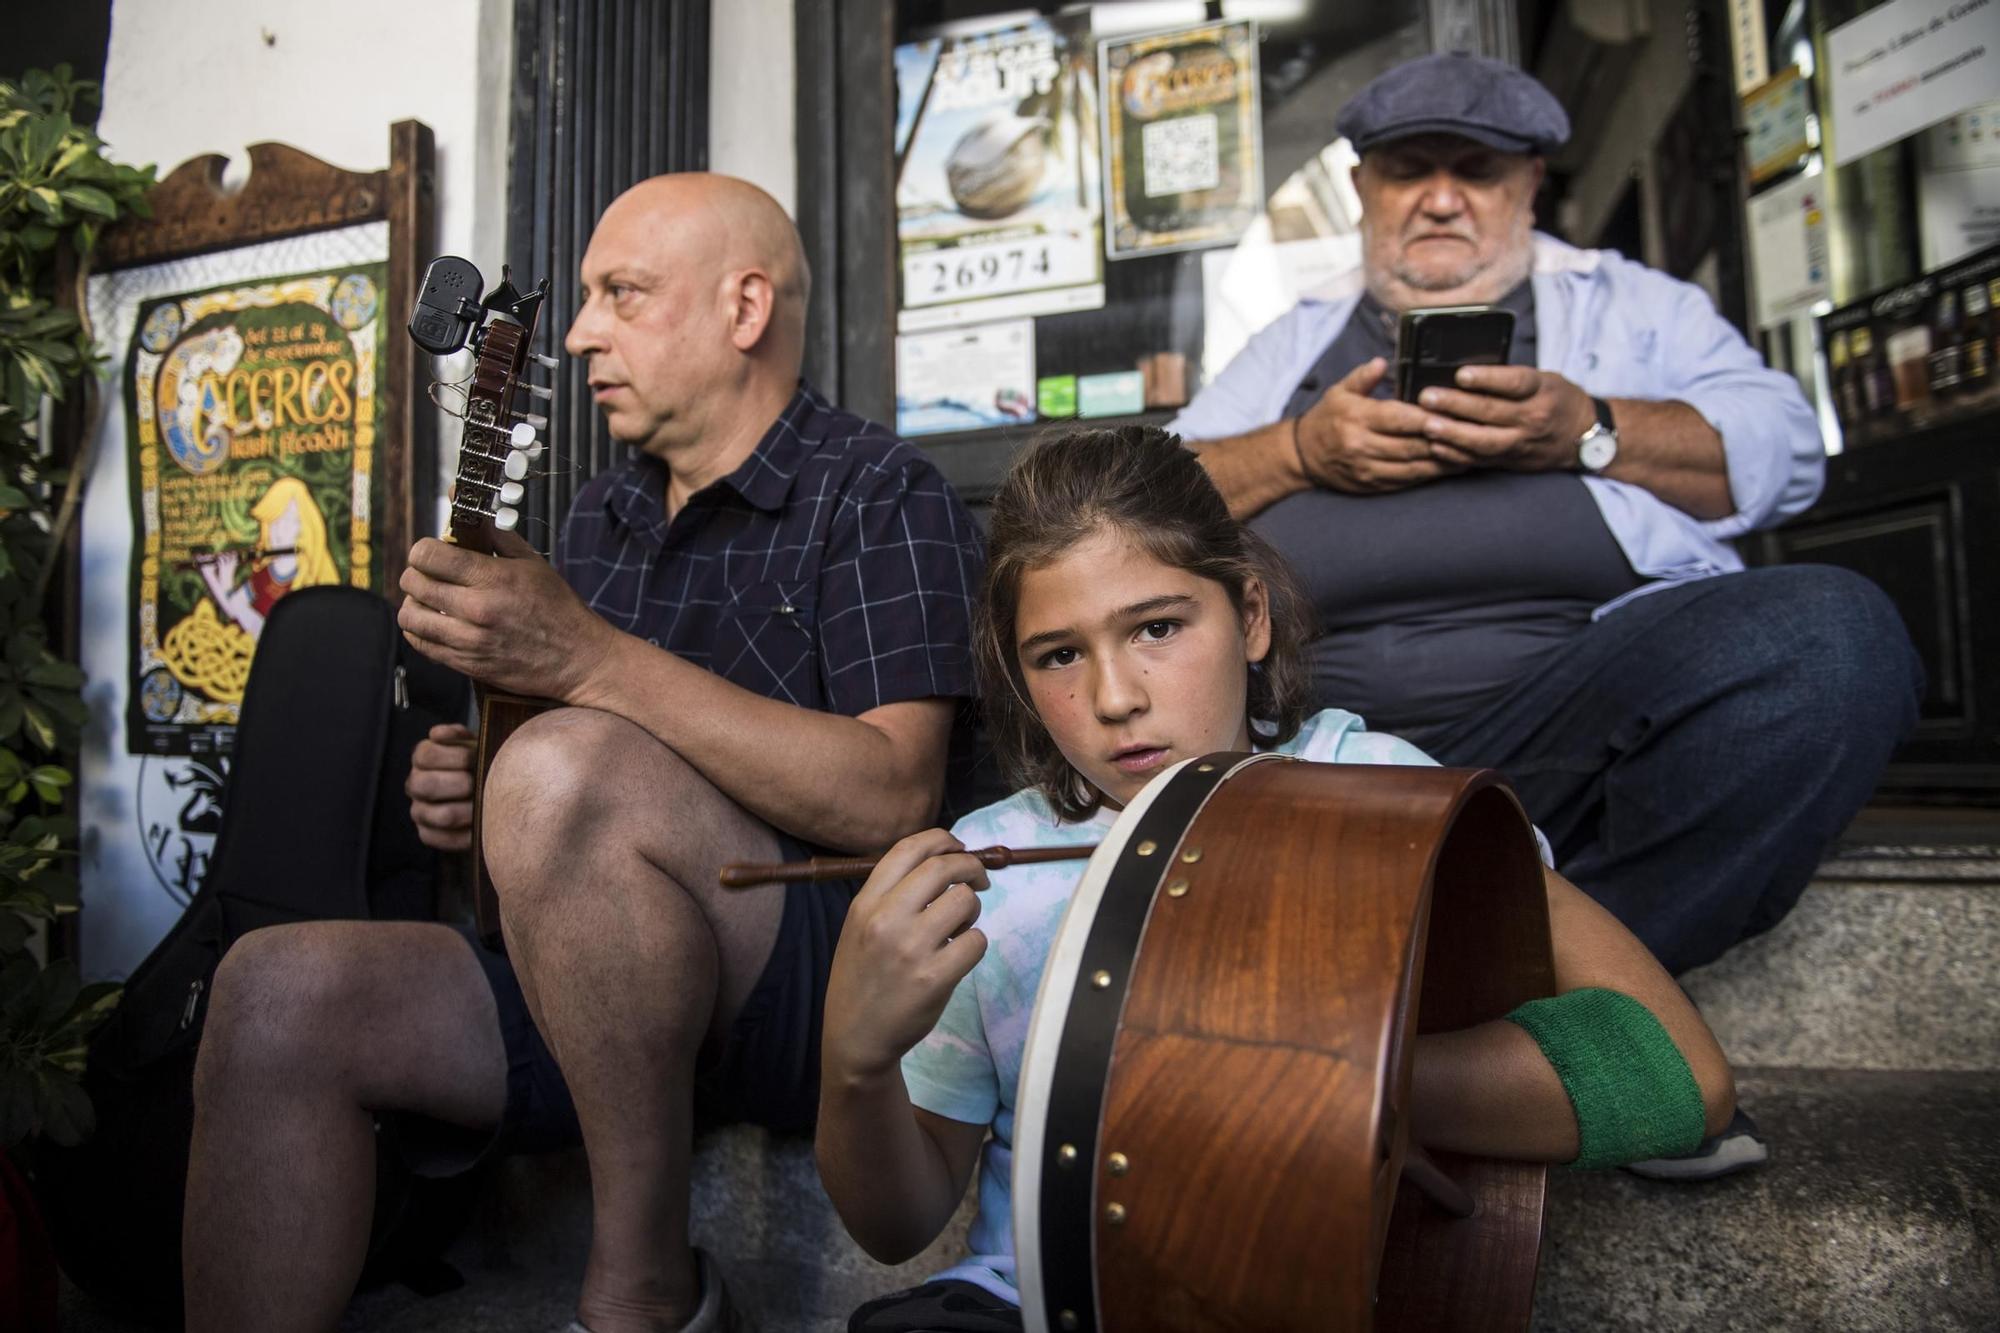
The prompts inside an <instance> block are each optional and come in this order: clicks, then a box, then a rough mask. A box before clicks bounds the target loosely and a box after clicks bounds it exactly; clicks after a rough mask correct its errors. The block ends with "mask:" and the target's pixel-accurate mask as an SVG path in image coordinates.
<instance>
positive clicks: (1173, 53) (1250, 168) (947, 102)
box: [884, 0, 1430, 498]
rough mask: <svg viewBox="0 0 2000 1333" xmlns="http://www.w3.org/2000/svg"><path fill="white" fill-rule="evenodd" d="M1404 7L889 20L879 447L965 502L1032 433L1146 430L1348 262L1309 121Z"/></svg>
mask: <svg viewBox="0 0 2000 1333" xmlns="http://www.w3.org/2000/svg"><path fill="white" fill-rule="evenodd" d="M1427 9H1428V6H1426V5H1424V4H1420V3H1415V2H1414V0H1403V2H1401V3H1385V4H1378V5H1351V4H1350V5H1334V4H1324V3H1320V4H1314V3H1307V2H1306V0H1291V2H1286V0H1261V2H1252V3H1232V2H1229V0H1225V2H1224V3H1220V4H1205V3H1130V4H1098V5H1065V6H1060V7H1057V6H1045V7H1044V8H1043V9H1041V10H1025V11H1024V10H1021V9H1018V8H1017V9H1004V8H1003V7H1001V6H998V5H974V4H956V3H938V2H937V0H931V2H928V3H925V2H922V0H904V2H903V3H899V4H898V5H897V6H896V11H895V24H894V32H893V36H892V38H891V41H892V51H893V54H892V59H891V63H892V65H893V73H894V80H895V93H894V121H895V131H894V137H893V144H892V165H891V172H890V179H889V180H888V181H887V182H885V183H884V185H885V188H886V189H887V190H888V191H889V192H890V193H891V194H892V195H893V198H894V201H895V211H894V214H893V216H892V217H891V218H890V222H891V224H892V225H893V226H894V227H895V231H896V236H895V259H894V263H893V265H892V266H891V272H890V273H889V274H888V278H889V281H890V283H891V284H892V285H893V287H894V298H893V304H892V309H893V312H894V320H895V354H894V388H895V413H896V424H897V426H898V429H899V430H900V431H901V432H902V433H904V434H905V435H908V436H911V437H912V438H915V439H917V440H918V441H919V442H920V443H923V444H925V445H926V446H927V447H930V448H931V449H932V450H933V451H934V452H936V453H938V454H939V455H940V456H941V457H944V458H947V459H948V460H951V459H956V460H958V461H959V463H960V464H961V465H960V466H957V467H953V466H950V465H949V464H948V466H947V470H948V471H949V472H951V473H952V474H953V479H954V481H956V482H957V483H958V484H959V485H960V486H961V488H962V489H965V490H967V491H968V492H970V493H971V494H972V495H973V496H974V497H975V498H977V497H978V495H979V494H980V493H982V492H983V491H984V490H985V489H986V488H987V487H988V486H989V485H990V484H991V482H992V480H993V479H995V478H997V475H998V470H999V468H1000V467H1001V466H1004V461H1005V457H1006V455H1007V454H1008V453H1009V452H1011V448H1012V446H1013V445H1015V444H1018V443H1019V442H1020V441H1021V440H1022V439H1025V438H1027V437H1028V436H1029V435H1031V434H1033V433H1035V432H1037V431H1040V430H1042V429H1045V428H1047V427H1048V426H1049V425H1051V424H1053V423H1060V422H1065V421H1070V420H1083V421H1089V422H1095V423H1099V424H1117V423H1121V422H1130V421H1135V420H1137V421H1165V420H1167V419H1168V418H1170V417H1171V416H1172V415H1173V413H1174V411H1175V410H1176V409H1177V408H1179V407H1180V406H1181V405H1182V404H1184V403H1185V402H1187V401H1188V399H1189V398H1190V397H1191V396H1192V395H1193V394H1194V393H1195V392H1197V391H1198V390H1199V389H1200V388H1201V386H1202V385H1203V384H1204V383H1206V382H1207V381H1208V380H1209V379H1211V378H1213V377H1214V375H1215V374H1216V373H1217V372H1218V371H1220V370H1221V368H1222V367H1223V366H1224V365H1226V364H1227V363H1228V361H1229V360H1230V358H1231V357H1233V356H1234V355H1235V354H1236V353H1237V352H1238V351H1239V350H1240V349H1241V348H1242V346H1243V344H1244V343H1245V342H1246V341H1247V340H1248V339H1249V338H1250V337H1251V335H1253V334H1254V333H1255V332H1257V331H1258V330H1259V329H1261V328H1262V327H1263V326H1264V325H1266V324H1268V323H1269V322H1270V321H1271V320H1273V319H1275V318H1276V317H1277V316H1278V315H1280V314H1282V313H1283V312H1284V311H1285V310H1287V309H1288V308H1290V306H1291V305H1292V304H1293V303H1294V302H1295V301H1296V300H1297V298H1298V297H1299V295H1300V294H1302V293H1305V292H1308V291H1310V290H1312V289H1313V288H1314V287H1316V286H1318V285H1319V284H1321V283H1323V282H1324V281H1326V280H1327V279H1328V278H1329V277H1331V276H1333V275H1335V274H1337V273H1339V272H1340V271H1341V270H1343V269H1345V268H1350V267H1352V266H1353V265H1354V264H1355V263H1356V262H1358V257H1359V238H1358V235H1357V232H1356V224H1357V219H1358V215H1359V207H1358V201H1357V200H1356V198H1355V195H1354V191H1353V187H1352V184H1351V183H1350V180H1349V171H1350V169H1351V168H1352V166H1353V165H1354V161H1355V158H1354V154H1353V152H1352V150H1351V148H1350V147H1349V146H1348V145H1347V143H1346V142H1345V141H1344V140H1341V139H1340V138H1339V137H1338V136H1337V135H1336V134H1335V133H1334V128H1333V123H1334V118H1335V115H1336V113H1337V112H1338V111H1339V109H1340V107H1341V106H1342V105H1343V104H1344V103H1345V102H1346V101H1347V99H1348V98H1349V97H1351V96H1352V95H1353V94H1354V93H1355V92H1357V91H1359V90H1360V88H1361V87H1362V86H1363V85H1364V84H1365V83H1367V82H1368V81H1369V80H1370V79H1371V78H1373V77H1374V76H1375V75H1376V74H1378V73H1380V72H1382V71H1383V70H1384V69H1387V68H1388V67H1389V66H1391V65H1393V64H1396V63H1398V62H1400V61H1402V60H1406V59H1409V58H1411V57H1414V56H1417V55H1421V54H1424V53H1425V52H1426V51H1428V50H1429V49H1430V36H1429V29H1428V24H1427V22H1426V13H1427ZM974 455H977V456H978V460H979V461H978V464H977V465H972V464H970V463H969V462H968V460H969V459H971V458H972V457H973V456H974Z"/></svg>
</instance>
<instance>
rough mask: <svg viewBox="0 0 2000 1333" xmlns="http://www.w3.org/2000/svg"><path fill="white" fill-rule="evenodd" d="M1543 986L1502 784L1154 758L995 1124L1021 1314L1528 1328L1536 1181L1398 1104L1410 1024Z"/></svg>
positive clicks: (1093, 872) (1532, 906)
mask: <svg viewBox="0 0 2000 1333" xmlns="http://www.w3.org/2000/svg"><path fill="white" fill-rule="evenodd" d="M1553 988H1554V969H1553V967H1552V965H1551V962H1550V957H1549V934H1548V907H1547V898H1546V892H1545V889H1544V887H1543V883H1542V866H1541V859H1540V856H1539V855H1538V853H1537V850H1536V846H1535V842H1534V837H1533V834H1532V832H1531V831H1530V828H1529V825H1528V821H1527V818H1526V816H1525V815H1524V814H1523V813H1522V811H1521V807H1520V804H1519V803H1518V802H1517V801H1516V799H1515V797H1514V794H1513V792H1512V791H1511V790H1510V789H1509V788H1508V787H1507V785H1506V783H1505V782H1504V780H1502V779H1501V778H1500V777H1499V776H1498V775H1497V774H1494V773H1492V772H1490V771H1486V770H1466V769H1440V768H1419V767H1388V766H1377V765H1364V764H1313V763H1302V762H1298V761H1296V760H1291V759H1288V758H1285V757H1283V756H1279V755H1240V754H1215V755H1209V756H1207V757H1205V758H1203V759H1200V760H1187V761H1184V762H1182V763H1180V764H1177V765H1175V766H1174V767H1173V768H1172V769H1169V770H1168V771H1167V772H1166V773H1164V774H1162V775H1161V777H1160V778H1159V779H1158V780H1156V781H1155V782H1153V783H1152V784H1150V785H1149V786H1148V787H1147V788H1146V789H1145V791H1144V792H1142V793H1141V794H1140V795H1139V796H1138V797H1137V798H1136V799H1135V800H1133V802H1132V803H1131V804H1130V805H1129V806H1128V807H1126V809H1125V811H1124V812H1123V813H1122V814H1121V815H1120V816H1119V818H1118V820H1117V822H1116V824H1115V825H1114V826H1113V827H1112V829H1111V832H1110V834H1109V836H1107V837H1106V838H1105V840H1104V841H1103V843H1102V844H1101V845H1100V846H1099V847H1098V849H1097V852H1096V854H1095V855H1093V856H1092V857H1091V860H1090V863H1089V866H1088V867H1087V868H1086V870H1085V872H1084V875H1083V879H1082V880H1081V882H1080V884H1079V886H1078V889H1077V892H1076V895H1075V896H1074V898H1073V899H1072V900H1071V902H1070V906H1069V909H1068V913H1067V915H1066V916H1065V917H1064V919H1063V924H1062V927H1061V929H1060V931H1059V933H1058V935H1057V938H1056V942H1055V946H1054V948H1053V950H1052V951H1051V953H1050V956H1049V961H1048V965H1047V968H1046V970H1045V971H1044V973H1043V977H1042V986H1041V991H1040V994H1039V997H1038V999H1037V1001H1036V1005H1035V1012H1034V1017H1033V1020H1032V1024H1031V1026H1030V1029H1029V1035H1028V1042H1027V1047H1026V1050H1025V1051H1024V1052H1023V1056H1022V1066H1021V1080H1020V1086H1019V1090H1018V1094H1017V1098H1016V1113H1015V1140H1014V1180H1013V1189H1014V1239H1015V1258H1016V1262H1017V1264H1018V1270H1017V1274H1016V1276H1017V1281H1018V1282H1019V1286H1020V1293H1021V1308H1022V1314H1023V1317H1024V1320H1025V1322H1026V1325H1027V1328H1028V1329H1029V1330H1031V1333H1034V1331H1047V1333H1071V1331H1072V1330H1086V1331H1091V1333H1095V1331H1096V1330H1103V1333H1166V1331H1168V1330H1213V1329H1227V1330H1256V1331H1257V1333H1275V1331H1277V1330H1290V1329H1298V1330H1308V1329H1309V1330H1312V1331H1313V1333H1325V1331H1326V1330H1333V1329H1410V1330H1417V1329H1422V1330H1425V1331H1426V1333H1429V1331H1430V1330H1437V1329H1481V1330H1486V1329H1506V1328H1515V1329H1519V1328H1525V1327H1526V1326H1527V1322H1528V1318H1529V1315H1530V1313H1531V1310H1532V1305H1533V1297H1534V1282H1535V1268H1536V1264H1537V1261H1538V1259H1539V1256H1540V1249H1541V1223H1542V1206H1543V1187H1544V1184H1545V1174H1546V1173H1545V1171H1544V1169H1543V1168H1542V1167H1540V1166H1535V1165H1528V1164H1523V1163H1509V1162H1492V1161H1485V1160H1479V1159H1472V1158H1464V1157H1457V1156H1453V1155H1450V1154H1445V1153H1433V1154H1431V1155H1430V1156H1429V1157H1426V1156H1425V1155H1424V1154H1423V1153H1422V1152H1421V1151H1419V1150H1418V1149H1417V1148H1416V1147H1415V1146H1414V1145H1412V1144H1411V1142H1410V1130H1409V1118H1408V1115H1407V1113H1406V1110H1405V1108H1406V1106H1407V1104H1408V1095H1409V1086H1410V1055H1411V1052H1412V1049H1413V1047H1414V1044H1415V1043H1414V1041H1413V1040H1412V1038H1413V1037H1414V1036H1415V1035H1416V1034H1420V1033H1425V1032H1438V1031H1450V1030H1454V1029H1457V1028H1462V1027H1468V1026H1471V1025H1472V1024H1475V1023H1480V1022H1484V1021H1486V1020H1489V1019H1493V1018H1498V1017H1500V1016H1501V1015H1503V1014H1505V1013H1507V1012H1508V1011H1509V1010H1510V1009H1512V1008H1513V1007H1514V1006H1515V1005H1517V1004H1519V1003H1521V1002H1522V1001H1524V1000H1528V999H1532V998H1535V997H1537V996H1541V995H1547V994H1549V993H1551V991H1552V990H1553ZM1419 1186H1420V1187H1421V1189H1419V1188H1415V1187H1419Z"/></svg>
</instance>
